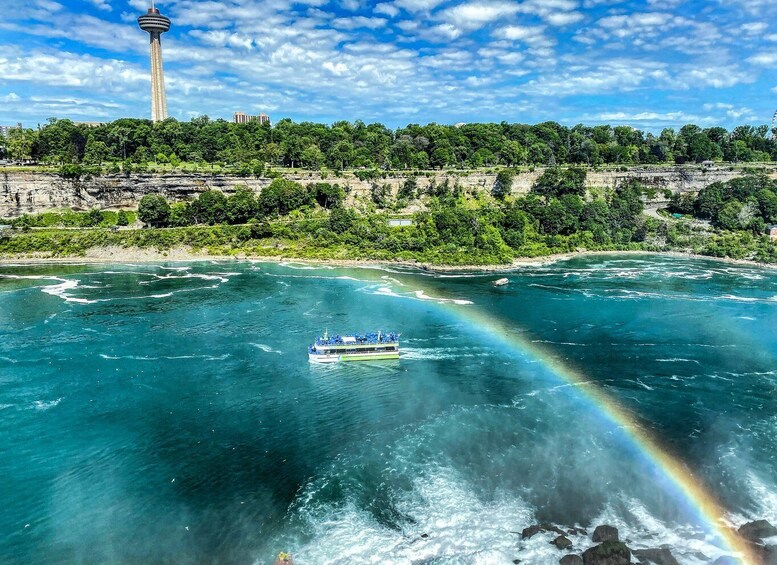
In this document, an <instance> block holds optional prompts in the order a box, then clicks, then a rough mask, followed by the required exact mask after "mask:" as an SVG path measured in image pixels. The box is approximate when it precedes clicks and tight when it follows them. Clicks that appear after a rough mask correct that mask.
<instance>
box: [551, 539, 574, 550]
mask: <svg viewBox="0 0 777 565" xmlns="http://www.w3.org/2000/svg"><path fill="white" fill-rule="evenodd" d="M550 543H551V544H553V545H555V546H556V547H557V548H559V549H569V548H570V547H572V541H571V540H570V539H569V538H568V537H567V536H559V537H557V538H556V539H554V540H553V541H552V542H550Z"/></svg>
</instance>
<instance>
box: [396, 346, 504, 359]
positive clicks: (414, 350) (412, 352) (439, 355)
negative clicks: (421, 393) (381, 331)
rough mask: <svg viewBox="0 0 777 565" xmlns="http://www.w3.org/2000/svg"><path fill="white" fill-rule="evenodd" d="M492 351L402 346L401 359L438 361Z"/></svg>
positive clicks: (482, 354)
mask: <svg viewBox="0 0 777 565" xmlns="http://www.w3.org/2000/svg"><path fill="white" fill-rule="evenodd" d="M491 355H492V353H491V352H490V351H487V350H480V349H475V348H470V347H424V348H419V347H403V348H402V350H401V352H400V356H401V357H402V359H412V360H423V361H439V360H443V359H461V358H464V357H491Z"/></svg>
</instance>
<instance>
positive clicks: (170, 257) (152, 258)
mask: <svg viewBox="0 0 777 565" xmlns="http://www.w3.org/2000/svg"><path fill="white" fill-rule="evenodd" d="M623 255H657V256H668V257H676V258H680V259H702V260H709V261H716V262H720V263H728V264H731V265H741V266H748V267H755V268H761V269H777V265H775V264H771V263H759V262H757V261H752V260H749V259H732V258H730V257H711V256H708V255H699V254H697V253H684V252H681V251H641V250H636V251H635V250H623V251H617V250H612V251H574V252H570V253H557V254H554V255H546V256H542V257H519V258H516V259H513V261H512V262H511V263H506V264H501V265H435V264H431V263H423V262H417V261H386V260H379V259H310V258H296V257H286V256H282V255H269V256H268V255H246V254H237V255H208V254H203V253H196V252H193V251H191V250H189V249H186V248H181V247H178V248H172V249H169V250H167V251H163V252H160V251H157V250H155V249H141V248H132V249H127V248H123V247H101V248H94V249H90V250H88V251H87V253H86V255H84V256H81V257H76V256H72V257H29V256H26V257H13V256H0V267H3V266H11V265H56V264H61V265H68V264H69V265H73V264H126V263H149V264H150V263H180V262H202V261H219V262H233V261H253V262H258V263H301V264H307V265H329V266H336V267H357V268H358V267H370V266H371V267H406V268H410V269H417V270H420V271H426V272H432V273H435V272H439V273H453V272H462V273H484V274H486V273H509V272H512V271H516V270H518V269H521V268H522V267H541V266H546V265H551V264H554V263H559V262H562V261H569V260H571V259H576V258H578V257H595V256H602V257H607V256H623Z"/></svg>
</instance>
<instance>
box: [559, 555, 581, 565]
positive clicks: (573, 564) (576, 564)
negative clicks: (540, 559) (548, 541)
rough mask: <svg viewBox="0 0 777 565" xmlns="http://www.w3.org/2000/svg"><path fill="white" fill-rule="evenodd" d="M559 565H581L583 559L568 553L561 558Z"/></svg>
mask: <svg viewBox="0 0 777 565" xmlns="http://www.w3.org/2000/svg"><path fill="white" fill-rule="evenodd" d="M559 565H583V558H582V557H580V556H579V555H574V554H571V553H570V554H569V555H565V556H564V557H562V558H561V560H560V561H559Z"/></svg>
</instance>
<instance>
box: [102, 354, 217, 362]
mask: <svg viewBox="0 0 777 565" xmlns="http://www.w3.org/2000/svg"><path fill="white" fill-rule="evenodd" d="M100 357H102V358H103V359H106V360H109V361H119V360H124V359H126V360H129V361H161V360H163V359H165V360H172V361H174V360H180V359H204V360H205V361H223V360H224V359H226V358H228V357H229V354H228V353H227V354H224V355H220V356H213V355H160V356H158V357H151V356H146V355H108V354H107V353H100Z"/></svg>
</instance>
